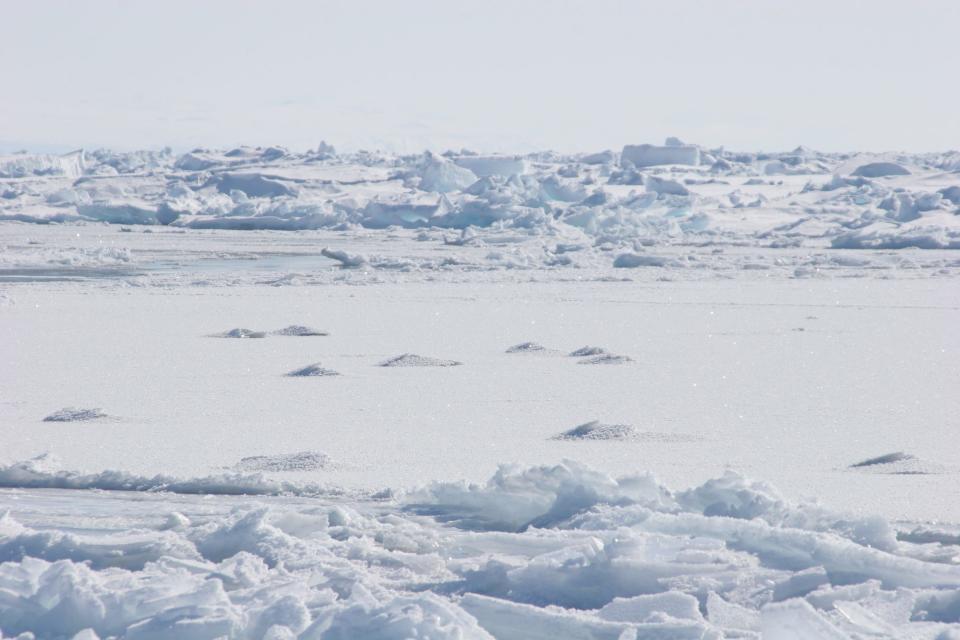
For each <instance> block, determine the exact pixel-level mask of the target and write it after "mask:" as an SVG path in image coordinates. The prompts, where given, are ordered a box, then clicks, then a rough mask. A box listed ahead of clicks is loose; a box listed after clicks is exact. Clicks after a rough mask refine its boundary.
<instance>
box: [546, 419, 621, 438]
mask: <svg viewBox="0 0 960 640" xmlns="http://www.w3.org/2000/svg"><path fill="white" fill-rule="evenodd" d="M636 434H637V432H636V431H635V430H634V428H633V427H631V426H630V425H628V424H602V423H600V422H597V421H596V420H594V421H593V422H587V423H586V424H581V425H580V426H578V427H574V428H573V429H570V430H569V431H564V432H563V433H561V434H559V435H556V436H554V437H553V438H552V439H553V440H630V439H632V438H634V437H635V436H636Z"/></svg>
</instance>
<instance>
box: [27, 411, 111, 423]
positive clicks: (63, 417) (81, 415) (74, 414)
mask: <svg viewBox="0 0 960 640" xmlns="http://www.w3.org/2000/svg"><path fill="white" fill-rule="evenodd" d="M107 417H109V416H107V414H105V413H104V412H103V411H101V410H100V409H76V408H74V407H66V408H64V409H60V410H59V411H56V412H54V413H51V414H50V415H48V416H47V417H46V418H44V419H43V421H44V422H87V421H89V420H99V419H100V418H107Z"/></svg>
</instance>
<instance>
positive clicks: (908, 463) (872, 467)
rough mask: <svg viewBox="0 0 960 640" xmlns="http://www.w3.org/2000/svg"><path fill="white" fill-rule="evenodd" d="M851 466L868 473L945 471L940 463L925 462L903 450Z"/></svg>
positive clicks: (899, 473)
mask: <svg viewBox="0 0 960 640" xmlns="http://www.w3.org/2000/svg"><path fill="white" fill-rule="evenodd" d="M849 468H850V469H854V470H856V471H862V472H866V473H881V474H890V475H925V474H930V473H942V472H943V471H944V469H943V467H941V466H940V465H937V464H932V463H929V462H924V461H922V460H920V459H919V458H917V457H916V456H915V455H913V454H910V453H904V452H903V451H896V452H894V453H888V454H885V455H882V456H877V457H876V458H869V459H867V460H862V461H860V462H857V463H854V464H852V465H850V467H849Z"/></svg>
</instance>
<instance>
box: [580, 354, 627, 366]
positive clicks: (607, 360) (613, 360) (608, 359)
mask: <svg viewBox="0 0 960 640" xmlns="http://www.w3.org/2000/svg"><path fill="white" fill-rule="evenodd" d="M629 362H633V358H631V357H630V356H618V355H616V354H613V353H604V354H602V355H599V356H593V357H591V358H584V359H583V360H579V361H578V362H577V364H627V363H629Z"/></svg>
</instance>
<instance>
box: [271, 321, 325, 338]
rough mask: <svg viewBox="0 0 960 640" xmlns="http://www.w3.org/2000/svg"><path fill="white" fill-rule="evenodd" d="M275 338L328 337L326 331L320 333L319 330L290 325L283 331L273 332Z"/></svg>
mask: <svg viewBox="0 0 960 640" xmlns="http://www.w3.org/2000/svg"><path fill="white" fill-rule="evenodd" d="M273 335H275V336H298V337H307V336H328V335H330V334H329V333H327V332H326V331H320V330H319V329H313V328H311V327H305V326H303V325H300V324H291V325H290V326H288V327H284V328H283V329H277V330H276V331H274V332H273Z"/></svg>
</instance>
